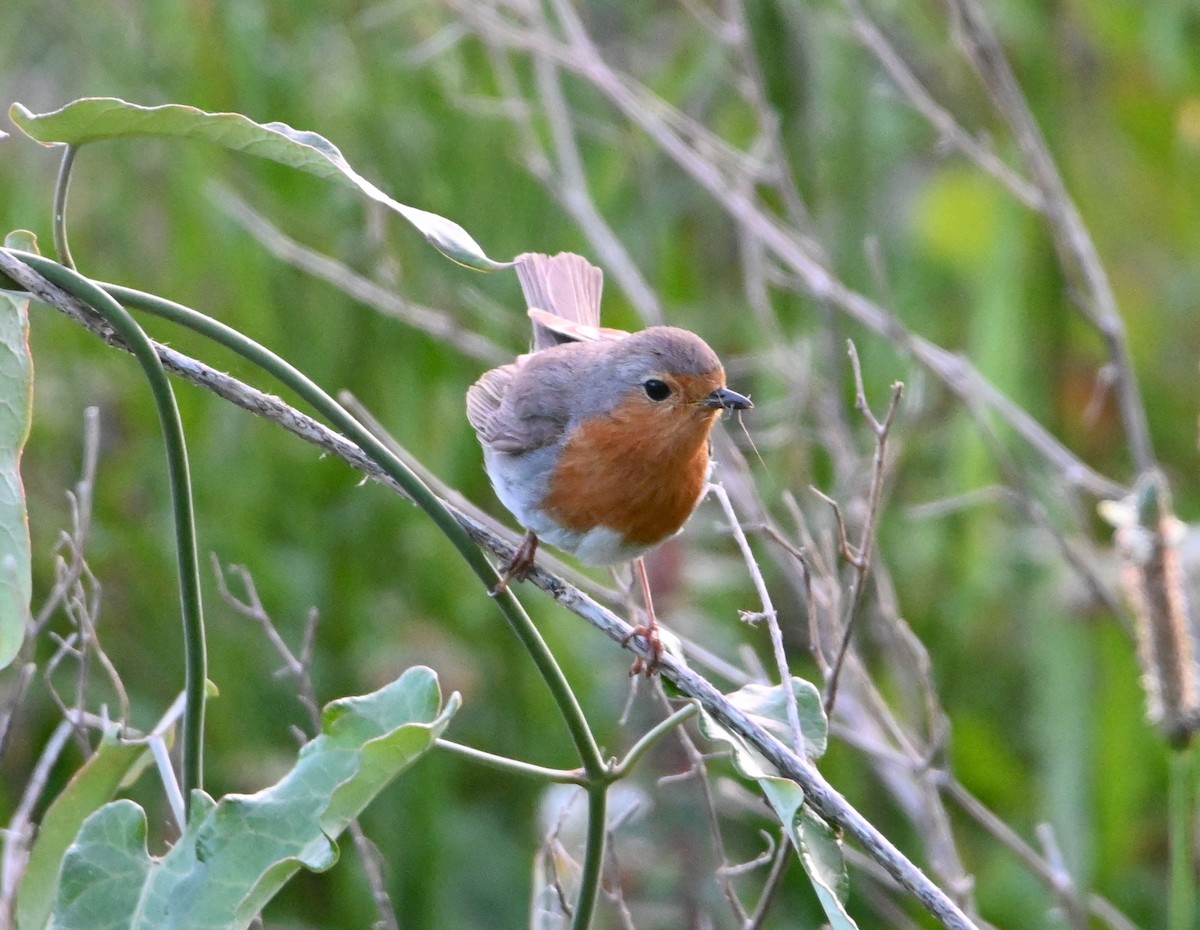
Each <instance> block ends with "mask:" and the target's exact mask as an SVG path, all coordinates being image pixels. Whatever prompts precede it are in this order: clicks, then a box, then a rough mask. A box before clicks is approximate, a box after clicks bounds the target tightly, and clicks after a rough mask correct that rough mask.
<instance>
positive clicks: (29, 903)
mask: <svg viewBox="0 0 1200 930" xmlns="http://www.w3.org/2000/svg"><path fill="white" fill-rule="evenodd" d="M149 756H150V750H149V748H148V747H147V746H146V744H145V743H123V742H121V741H120V740H118V739H117V738H116V735H115V732H114V731H110V732H109V733H106V734H105V736H104V738H103V739H102V741H101V743H100V747H99V748H98V749H97V750H96V752H95V753H94V754H93V755H92V757H91V758H90V759H88V761H87V762H85V763H84V764H83V765H82V766H81V767H80V768H79V770H78V771H77V772H76V773H75V774H74V775H73V776H72V777H71V781H70V782H69V783H68V784H67V787H66V788H64V789H63V791H62V793H61V794H60V795H59V796H58V797H57V798H55V799H54V803H53V804H51V805H50V807H49V808H48V809H47V810H46V813H45V816H43V817H42V822H41V824H39V826H38V834H37V842H36V843H35V844H34V846H33V849H32V851H31V852H30V854H29V862H28V864H27V865H26V867H25V876H24V878H22V879H21V887H20V889H19V891H18V893H17V926H18V927H20V930H40V928H42V927H44V926H46V922H47V921H48V920H49V919H50V910H51V908H52V907H53V904H54V899H55V897H56V894H57V891H58V879H59V869H60V868H61V867H62V861H63V856H64V854H65V853H66V851H67V848H68V847H69V846H70V845H71V843H72V842H73V841H74V840H75V838H76V835H77V834H78V833H79V829H80V826H81V825H82V824H83V822H84V821H85V820H86V819H87V818H88V817H89V816H91V815H92V814H93V813H94V812H95V811H96V810H97V809H98V808H99V807H100V806H101V805H103V804H106V803H108V802H109V801H111V800H112V797H113V795H114V794H116V792H117V788H118V787H119V786H120V785H121V784H122V783H123V782H125V781H126V779H127V778H128V777H129V776H130V775H132V774H133V773H135V772H136V771H137V770H138V769H139V768H141V767H142V766H143V765H144V764H145V763H146V762H147V761H148V759H149Z"/></svg>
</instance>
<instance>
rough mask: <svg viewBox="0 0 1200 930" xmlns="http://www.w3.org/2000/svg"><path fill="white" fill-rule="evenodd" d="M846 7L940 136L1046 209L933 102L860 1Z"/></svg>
mask: <svg viewBox="0 0 1200 930" xmlns="http://www.w3.org/2000/svg"><path fill="white" fill-rule="evenodd" d="M843 5H844V6H845V7H846V10H847V12H848V13H849V15H850V28H851V30H852V31H853V32H854V37H855V38H856V39H858V41H859V42H861V43H862V45H863V47H864V48H865V49H867V51H869V52H870V53H871V54H872V55H874V56H875V60H876V61H878V62H879V64H880V66H881V67H882V68H883V70H884V71H886V72H887V74H888V77H890V78H891V79H892V82H893V83H894V84H895V85H896V87H897V89H899V90H900V92H901V93H902V94H903V95H904V98H905V100H906V101H907V102H908V104H909V105H910V106H911V107H912V108H913V109H914V110H916V111H917V112H918V113H919V114H921V116H923V117H924V118H925V120H926V122H928V123H929V125H930V126H932V127H933V128H934V130H936V131H937V133H938V136H939V137H940V138H941V139H942V140H943V141H944V142H946V143H949V144H950V145H952V146H953V147H954V148H956V149H957V150H958V151H959V152H961V153H962V154H963V155H965V156H966V157H967V158H969V159H970V160H971V161H972V162H974V163H975V165H977V166H978V167H979V168H980V170H982V171H984V172H985V173H987V174H990V175H991V176H992V177H994V178H995V179H996V180H997V181H999V182H1000V183H1001V184H1003V185H1004V187H1005V188H1007V189H1008V191H1009V193H1011V194H1012V195H1013V196H1014V197H1016V198H1017V200H1019V201H1020V202H1021V203H1023V204H1024V205H1025V206H1027V207H1029V209H1031V210H1037V211H1039V212H1040V211H1041V210H1042V209H1043V208H1044V200H1043V198H1042V194H1041V191H1039V190H1038V188H1037V187H1035V186H1034V185H1033V184H1032V183H1030V182H1029V181H1028V180H1027V179H1026V178H1024V177H1022V176H1021V175H1020V174H1019V173H1017V172H1016V171H1014V170H1013V169H1012V168H1010V167H1009V166H1008V165H1007V164H1005V163H1004V162H1003V161H1002V160H1001V159H1000V157H999V156H998V155H996V153H995V152H993V151H992V150H991V149H990V148H988V147H987V145H986V144H984V143H983V142H981V141H980V140H979V139H977V138H976V137H975V136H974V135H972V134H971V133H969V132H968V131H967V130H966V129H964V128H963V127H962V125H961V124H960V123H959V122H958V120H956V119H955V118H954V116H953V115H952V114H951V113H950V111H949V110H947V109H946V108H945V107H943V106H942V105H941V104H939V103H938V102H937V101H936V100H934V99H933V96H932V94H930V93H929V91H928V90H927V89H926V87H925V85H924V84H922V83H921V81H920V79H919V78H918V77H917V76H916V75H915V74H914V73H913V71H912V69H911V68H910V67H909V66H908V63H907V62H906V61H905V60H904V58H903V57H902V56H901V54H900V52H899V51H897V49H896V47H895V45H893V44H892V42H891V40H889V39H888V37H887V36H886V35H885V34H884V33H883V30H881V29H880V28H879V26H878V24H877V23H875V21H874V20H872V19H871V18H870V17H869V16H868V15H867V12H866V10H865V9H864V8H863V6H862V4H861V3H859V2H858V0H843Z"/></svg>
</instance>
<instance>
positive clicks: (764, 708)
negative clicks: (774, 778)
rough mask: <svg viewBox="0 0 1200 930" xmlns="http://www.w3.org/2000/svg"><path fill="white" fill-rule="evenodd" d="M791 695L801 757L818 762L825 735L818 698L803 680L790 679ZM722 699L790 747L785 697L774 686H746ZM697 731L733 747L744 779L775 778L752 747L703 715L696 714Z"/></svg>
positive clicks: (789, 727) (734, 757)
mask: <svg viewBox="0 0 1200 930" xmlns="http://www.w3.org/2000/svg"><path fill="white" fill-rule="evenodd" d="M792 693H793V694H794V695H795V697H796V709H797V711H798V715H799V717H800V732H801V734H802V735H803V736H804V749H805V755H806V756H807V757H808V758H809V759H818V758H820V757H821V756H822V755H824V753H825V747H826V743H827V741H828V735H829V721H828V720H827V719H826V717H825V708H824V707H823V706H822V704H821V694H820V692H819V691H817V689H816V687H815V686H814V685H813V684H812V683H811V682H808V681H805V680H804V679H803V678H793V679H792ZM726 697H728V698H729V703H731V704H733V705H734V706H735V707H737V708H738V709H739V710H741V711H743V712H744V713H745V714H746V716H748V717H749V718H750V719H751V720H752V721H753V722H754V723H756V724H758V726H760V727H762V728H763V729H764V730H766V731H767V732H768V733H770V734H771V735H773V736H774V737H775V738H776V739H778V740H779V741H780V742H781V743H783V744H784V745H785V746H792V745H793V744H794V742H795V740H794V739H793V737H792V727H791V724H790V723H789V722H788V712H787V697H786V694H785V693H784V690H783V688H781V687H780V686H778V685H774V686H768V685H759V684H749V685H746V686H745V687H742V688H739V689H738V690H737V691H734V692H733V693H732V694H728V695H726ZM700 729H701V731H702V732H703V733H704V735H705V736H707V737H708V738H709V739H711V740H719V741H721V742H724V743H728V744H729V745H730V746H732V747H733V760H734V763H735V764H736V765H737V767H738V769H739V770H740V771H741V773H742V774H743V775H745V776H746V777H747V778H762V777H763V776H766V775H775V774H778V773H777V772H776V771H775V768H774V766H772V765H771V764H770V763H768V762H767V761H766V760H765V759H763V758H762V756H760V755H759V754H758V753H757V752H756V751H755V750H754V749H753V747H751V746H750V745H748V744H747V743H746V742H745V741H744V740H743V739H742V738H741V737H739V736H738V735H737V734H736V733H732V732H730V731H729V730H726V729H725V728H724V727H723V726H721V725H720V724H719V723H717V722H716V721H715V720H713V719H712V718H711V717H710V716H709V715H708V714H707V713H704V712H703V711H701V713H700Z"/></svg>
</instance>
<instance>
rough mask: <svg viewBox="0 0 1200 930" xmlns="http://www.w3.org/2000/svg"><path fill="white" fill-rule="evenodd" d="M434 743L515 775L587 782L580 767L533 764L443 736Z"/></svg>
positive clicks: (570, 781) (579, 783)
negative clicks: (553, 766) (549, 766)
mask: <svg viewBox="0 0 1200 930" xmlns="http://www.w3.org/2000/svg"><path fill="white" fill-rule="evenodd" d="M434 745H435V746H437V747H438V749H445V750H447V751H449V752H452V753H455V754H456V755H459V756H463V757H464V758H467V759H471V760H472V761H474V762H479V763H482V764H483V765H486V766H490V767H491V768H494V769H499V770H500V771H501V772H510V773H512V774H514V775H527V776H529V777H530V778H538V779H541V780H542V781H548V782H553V783H554V784H558V785H579V786H581V787H582V786H585V785H586V784H587V779H586V778H585V777H584V776H583V774H582V773H581V772H580V771H579V770H578V769H575V770H573V771H568V770H567V769H551V768H547V767H546V766H544V765H532V764H530V763H529V762H522V761H521V760H520V759H509V758H508V757H507V756H498V755H496V754H495V753H491V752H484V751H483V750H482V749H476V748H475V747H474V746H464V745H463V744H462V743H456V742H454V741H453V740H448V739H443V738H441V737H439V738H438V739H436V740H434Z"/></svg>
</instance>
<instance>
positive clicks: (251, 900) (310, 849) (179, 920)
mask: <svg viewBox="0 0 1200 930" xmlns="http://www.w3.org/2000/svg"><path fill="white" fill-rule="evenodd" d="M458 703H459V700H458V695H452V696H451V697H450V699H449V700H448V701H446V703H445V705H444V706H440V705H441V695H440V692H439V690H438V683H437V677H436V675H435V674H434V672H433V671H432V670H430V669H428V668H423V667H417V668H412V669H409V670H408V671H407V672H405V673H404V674H403V675H402V676H401V677H400V678H399V679H398V680H396V681H394V682H392V683H391V684H390V685H388V686H387V687H385V688H383V689H381V690H379V691H376V692H375V693H373V694H369V695H366V696H364V697H355V698H346V699H343V700H340V701H335V702H334V703H332V704H330V705H329V706H328V707H327V708H326V710H325V727H324V732H323V733H322V735H321V736H319V737H317V738H316V739H315V740H313V741H312V742H310V743H309V744H308V745H306V746H305V747H304V748H303V749H302V750H301V751H300V757H299V759H298V760H297V763H296V766H295V767H294V768H293V769H292V771H291V772H289V773H288V774H287V775H286V776H284V778H283V779H282V780H281V781H279V782H278V783H276V784H275V785H273V786H272V787H270V788H267V789H264V790H263V791H260V792H258V793H257V794H252V795H227V796H226V797H224V798H222V799H221V800H220V801H219V802H214V801H212V800H211V799H210V798H208V797H207V796H206V795H204V794H203V793H202V792H195V793H194V794H193V798H192V801H193V803H192V815H191V820H190V822H189V823H188V827H187V830H186V831H185V833H184V835H183V836H182V837H181V838H180V839H179V841H178V842H177V843H176V844H175V845H174V846H173V847H172V848H171V850H170V851H169V852H168V853H167V854H166V855H165V856H163V857H162V858H160V859H158V858H154V857H152V856H150V855H149V853H148V852H147V851H146V815H145V812H144V811H142V809H141V808H139V807H137V805H135V804H132V803H131V802H129V801H117V802H114V803H112V804H109V805H107V806H105V807H103V808H101V809H100V810H99V811H97V812H96V813H95V814H94V815H93V816H92V817H91V818H89V819H88V820H87V822H86V823H85V824H84V826H83V829H82V830H81V831H80V834H79V837H78V839H77V840H76V842H75V844H74V845H73V846H72V847H71V849H70V850H69V851H68V853H67V857H66V859H65V861H64V863H63V872H62V882H61V886H60V891H59V897H58V902H57V905H56V909H55V914H54V919H53V926H54V927H55V928H61V930H85V928H86V930H100V928H103V930H150V928H155V930H168V928H177V930H184V928H187V930H210V928H211V930H218V928H220V930H226V928H237V930H240V928H244V927H246V926H248V925H249V924H250V922H251V920H253V918H254V916H255V915H256V914H257V913H258V912H259V911H260V910H261V909H262V907H263V905H265V904H266V902H267V901H269V900H270V899H271V897H272V896H273V895H274V894H275V893H276V892H277V891H278V890H279V889H280V888H281V887H282V886H283V884H284V883H285V882H286V881H287V880H288V879H289V878H290V877H291V876H292V875H294V874H295V873H296V872H297V871H299V869H300V868H302V867H303V868H308V869H313V870H321V869H327V868H329V867H330V866H331V865H333V863H334V862H335V861H336V860H337V847H336V846H335V845H334V842H333V840H334V838H336V837H337V836H338V834H340V833H341V832H342V831H343V830H344V829H345V828H346V826H347V824H348V823H349V822H350V820H351V819H352V818H353V817H355V816H356V815H357V814H358V813H359V812H360V811H361V810H362V808H363V807H364V806H365V805H366V804H367V803H368V802H369V801H370V800H371V799H372V798H373V797H374V796H375V795H376V794H378V793H379V791H380V790H382V789H383V788H384V787H385V786H386V785H387V784H388V782H390V781H391V780H392V779H393V778H395V777H396V775H398V774H399V773H400V772H401V771H403V770H404V769H405V768H407V767H408V766H409V765H411V764H412V763H413V762H415V761H416V760H417V759H418V758H419V757H420V756H421V755H422V754H423V753H425V752H426V751H427V750H428V749H429V748H430V747H431V746H432V745H433V742H434V740H435V739H436V738H437V736H438V735H439V734H440V733H441V732H442V730H443V729H444V728H445V726H446V724H447V723H448V722H449V719H450V717H451V716H452V715H453V714H454V712H455V711H456V710H457V709H458Z"/></svg>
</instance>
